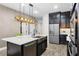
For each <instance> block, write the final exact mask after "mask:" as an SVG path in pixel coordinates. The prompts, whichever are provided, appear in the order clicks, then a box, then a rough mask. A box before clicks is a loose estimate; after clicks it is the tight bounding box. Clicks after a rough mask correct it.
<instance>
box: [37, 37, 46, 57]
mask: <svg viewBox="0 0 79 59" xmlns="http://www.w3.org/2000/svg"><path fill="white" fill-rule="evenodd" d="M46 48H47V37H45V38H41V39H40V40H38V42H37V56H40V55H41V54H42V53H43V52H44V51H45V50H46Z"/></svg>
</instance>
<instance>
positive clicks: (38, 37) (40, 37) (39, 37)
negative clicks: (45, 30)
mask: <svg viewBox="0 0 79 59" xmlns="http://www.w3.org/2000/svg"><path fill="white" fill-rule="evenodd" d="M42 37H43V36H34V37H33V38H42Z"/></svg>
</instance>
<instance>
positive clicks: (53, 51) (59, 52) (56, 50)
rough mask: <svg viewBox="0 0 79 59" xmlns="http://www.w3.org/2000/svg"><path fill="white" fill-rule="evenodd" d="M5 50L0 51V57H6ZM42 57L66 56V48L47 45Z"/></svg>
mask: <svg viewBox="0 0 79 59" xmlns="http://www.w3.org/2000/svg"><path fill="white" fill-rule="evenodd" d="M6 50H7V49H5V50H1V51H0V56H6V55H7V51H6ZM42 56H67V46H66V45H58V44H49V46H48V47H47V49H46V51H45V52H44V53H43V54H42Z"/></svg>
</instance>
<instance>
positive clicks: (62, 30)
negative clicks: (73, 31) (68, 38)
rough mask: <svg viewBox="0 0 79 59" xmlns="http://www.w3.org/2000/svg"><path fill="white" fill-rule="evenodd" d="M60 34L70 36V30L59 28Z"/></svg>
mask: <svg viewBox="0 0 79 59" xmlns="http://www.w3.org/2000/svg"><path fill="white" fill-rule="evenodd" d="M60 34H67V35H69V34H70V28H61V29H60Z"/></svg>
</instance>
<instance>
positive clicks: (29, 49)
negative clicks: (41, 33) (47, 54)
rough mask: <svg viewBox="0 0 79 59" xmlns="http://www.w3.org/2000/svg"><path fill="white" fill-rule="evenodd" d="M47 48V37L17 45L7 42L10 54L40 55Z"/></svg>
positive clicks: (8, 53)
mask: <svg viewBox="0 0 79 59" xmlns="http://www.w3.org/2000/svg"><path fill="white" fill-rule="evenodd" d="M46 48H47V37H44V38H40V39H38V40H35V41H32V42H29V43H26V44H23V45H17V44H13V43H10V42H7V55H8V56H40V55H41V54H42V53H43V52H44V51H45V50H46Z"/></svg>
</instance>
